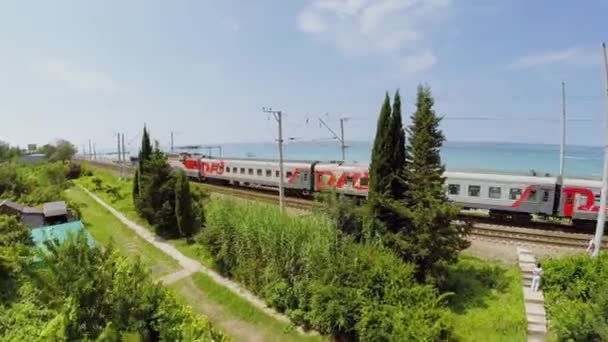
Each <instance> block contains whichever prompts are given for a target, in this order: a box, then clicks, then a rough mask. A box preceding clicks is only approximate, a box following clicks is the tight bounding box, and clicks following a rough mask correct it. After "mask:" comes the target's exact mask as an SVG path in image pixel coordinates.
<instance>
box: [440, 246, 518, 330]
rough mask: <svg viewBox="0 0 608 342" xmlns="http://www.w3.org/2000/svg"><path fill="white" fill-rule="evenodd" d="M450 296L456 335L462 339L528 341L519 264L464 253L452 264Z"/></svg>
mask: <svg viewBox="0 0 608 342" xmlns="http://www.w3.org/2000/svg"><path fill="white" fill-rule="evenodd" d="M449 283H450V285H451V288H452V289H453V291H454V292H455V294H454V296H453V297H452V298H450V302H449V307H450V309H451V311H452V316H453V322H454V330H455V333H456V336H457V337H458V338H459V339H460V340H462V341H505V342H507V341H508V342H517V341H526V331H527V323H526V317H525V309H524V300H523V293H522V284H521V280H520V274H519V269H518V268H517V266H510V267H508V268H505V267H504V266H502V265H499V264H496V263H491V262H486V261H482V260H479V259H476V258H473V257H467V256H463V257H461V259H460V261H459V262H458V263H457V264H456V265H454V266H453V267H452V268H451V273H450V278H449Z"/></svg>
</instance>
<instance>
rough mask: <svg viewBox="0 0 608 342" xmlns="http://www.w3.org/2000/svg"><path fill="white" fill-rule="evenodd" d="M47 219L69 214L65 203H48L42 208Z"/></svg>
mask: <svg viewBox="0 0 608 342" xmlns="http://www.w3.org/2000/svg"><path fill="white" fill-rule="evenodd" d="M42 212H43V213H44V216H45V217H52V216H61V215H67V214H68V208H67V206H66V205H65V202H64V201H57V202H48V203H44V205H43V206H42Z"/></svg>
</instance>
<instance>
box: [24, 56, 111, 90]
mask: <svg viewBox="0 0 608 342" xmlns="http://www.w3.org/2000/svg"><path fill="white" fill-rule="evenodd" d="M34 70H35V71H36V72H38V73H40V74H41V75H43V76H44V77H46V78H48V79H50V80H52V81H57V82H60V83H63V84H64V85H66V86H67V87H69V88H71V89H74V90H84V91H94V92H95V91H98V92H117V91H120V90H121V89H122V86H121V85H120V84H118V82H116V81H115V80H114V79H113V78H112V77H110V76H109V75H107V74H105V73H103V72H101V71H99V70H95V69H91V68H85V67H82V66H78V65H75V64H74V63H71V62H68V61H60V60H48V61H45V62H42V63H37V64H35V65H34Z"/></svg>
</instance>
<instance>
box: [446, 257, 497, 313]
mask: <svg viewBox="0 0 608 342" xmlns="http://www.w3.org/2000/svg"><path fill="white" fill-rule="evenodd" d="M506 273H507V270H506V269H505V268H503V267H501V266H499V265H497V264H493V263H488V262H483V261H481V260H477V259H474V258H467V257H464V258H461V259H460V260H459V261H458V263H456V264H455V265H451V266H450V267H449V268H448V274H447V278H446V280H445V282H444V284H443V286H442V290H443V291H445V292H452V293H453V295H452V296H450V297H449V299H448V307H449V308H450V309H451V310H452V311H453V312H455V313H458V314H461V313H464V312H465V311H467V310H468V309H471V308H486V307H487V304H486V301H487V299H488V298H489V297H490V296H492V295H493V294H494V293H496V292H502V291H505V290H506V289H507V288H508V286H509V278H508V276H507V274H506Z"/></svg>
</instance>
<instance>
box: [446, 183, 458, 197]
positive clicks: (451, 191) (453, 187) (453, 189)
mask: <svg viewBox="0 0 608 342" xmlns="http://www.w3.org/2000/svg"><path fill="white" fill-rule="evenodd" d="M458 194H460V184H448V195H458Z"/></svg>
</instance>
